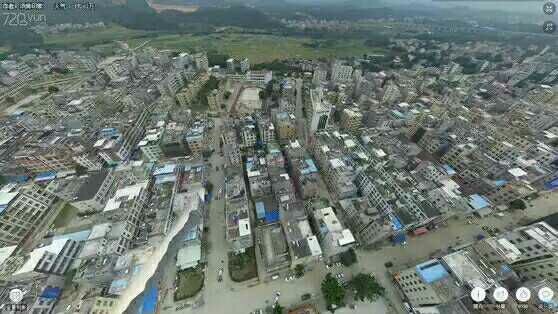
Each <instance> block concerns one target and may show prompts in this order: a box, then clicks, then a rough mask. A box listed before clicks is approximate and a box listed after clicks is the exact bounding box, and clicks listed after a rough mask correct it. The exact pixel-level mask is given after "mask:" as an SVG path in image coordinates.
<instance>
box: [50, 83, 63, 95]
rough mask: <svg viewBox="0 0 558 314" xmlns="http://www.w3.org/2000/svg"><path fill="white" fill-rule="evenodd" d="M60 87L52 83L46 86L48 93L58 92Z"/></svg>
mask: <svg viewBox="0 0 558 314" xmlns="http://www.w3.org/2000/svg"><path fill="white" fill-rule="evenodd" d="M59 91H60V89H59V88H58V87H56V86H54V85H51V86H49V87H48V92H49V94H53V93H58V92H59Z"/></svg>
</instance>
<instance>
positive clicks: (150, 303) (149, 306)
mask: <svg viewBox="0 0 558 314" xmlns="http://www.w3.org/2000/svg"><path fill="white" fill-rule="evenodd" d="M157 294H158V292H157V288H156V287H155V286H154V285H151V287H150V288H149V289H147V290H146V291H145V292H144V295H143V304H142V306H141V308H140V310H139V314H147V313H155V309H156V308H157Z"/></svg>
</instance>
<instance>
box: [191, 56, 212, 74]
mask: <svg viewBox="0 0 558 314" xmlns="http://www.w3.org/2000/svg"><path fill="white" fill-rule="evenodd" d="M194 64H195V65H196V69H198V71H207V69H209V61H208V59H207V54H206V53H205V52H200V53H196V54H195V55H194Z"/></svg>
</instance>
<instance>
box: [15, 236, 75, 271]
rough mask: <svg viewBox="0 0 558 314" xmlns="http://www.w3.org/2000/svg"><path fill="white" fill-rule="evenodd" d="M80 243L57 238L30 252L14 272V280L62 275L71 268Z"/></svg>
mask: <svg viewBox="0 0 558 314" xmlns="http://www.w3.org/2000/svg"><path fill="white" fill-rule="evenodd" d="M79 250H80V244H79V242H77V241H74V240H70V239H56V240H54V241H52V243H51V244H49V245H47V246H44V247H42V248H36V249H34V250H33V251H31V252H30V253H29V256H28V259H27V260H26V261H25V263H24V264H23V265H22V266H21V267H20V268H19V269H18V270H16V271H15V272H14V273H13V274H12V278H13V279H14V280H16V281H17V280H29V279H32V278H38V277H42V276H45V275H49V274H52V275H59V276H62V275H64V274H65V273H66V271H67V270H68V269H69V268H70V266H71V264H72V263H73V261H74V259H75V258H76V256H77V254H78V252H79Z"/></svg>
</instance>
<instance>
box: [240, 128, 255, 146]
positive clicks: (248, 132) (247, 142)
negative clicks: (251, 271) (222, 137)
mask: <svg viewBox="0 0 558 314" xmlns="http://www.w3.org/2000/svg"><path fill="white" fill-rule="evenodd" d="M240 139H241V143H242V144H241V145H242V147H243V148H249V147H254V145H256V141H257V134H256V126H255V125H253V124H245V125H243V126H242V128H241V129H240Z"/></svg>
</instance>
